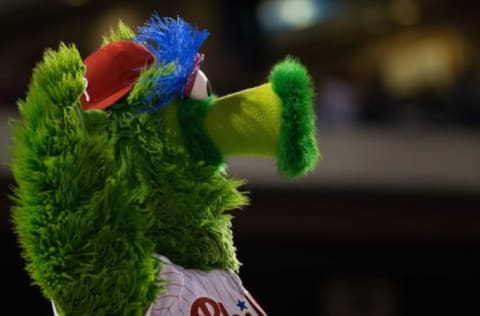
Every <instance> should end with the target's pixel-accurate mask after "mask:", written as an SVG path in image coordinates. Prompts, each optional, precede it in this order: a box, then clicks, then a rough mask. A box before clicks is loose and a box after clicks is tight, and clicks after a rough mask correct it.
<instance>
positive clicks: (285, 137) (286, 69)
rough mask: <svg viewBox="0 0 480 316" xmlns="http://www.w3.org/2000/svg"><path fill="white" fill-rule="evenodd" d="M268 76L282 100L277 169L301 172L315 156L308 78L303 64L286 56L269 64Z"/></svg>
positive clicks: (310, 166) (284, 172) (312, 163)
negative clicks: (280, 60)
mask: <svg viewBox="0 0 480 316" xmlns="http://www.w3.org/2000/svg"><path fill="white" fill-rule="evenodd" d="M269 79H270V82H271V83H272V86H273V90H274V91H275V93H276V94H277V95H278V96H279V97H280V98H281V99H282V102H283V109H282V125H281V128H280V148H279V152H278V162H277V167H278V171H279V173H280V174H282V175H285V176H290V177H295V176H303V175H305V174H307V173H309V172H310V171H312V170H313V168H314V167H315V164H316V163H317V161H318V158H319V151H318V147H317V143H316V142H317V141H316V136H315V114H314V111H313V108H312V103H313V102H312V100H313V88H312V81H311V78H310V76H309V75H308V72H307V70H306V69H305V67H303V66H302V65H301V64H300V63H299V62H297V61H296V60H294V59H293V58H287V59H286V60H285V61H283V62H281V63H279V64H277V65H276V66H275V67H274V68H273V70H272V72H271V74H270V78H269Z"/></svg>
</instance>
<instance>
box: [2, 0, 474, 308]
mask: <svg viewBox="0 0 480 316" xmlns="http://www.w3.org/2000/svg"><path fill="white" fill-rule="evenodd" d="M479 9H480V3H476V2H474V1H468V0H456V1H451V0H244V1H220V0H196V1H188V2H187V1H159V0H157V1H154V0H148V1H147V0H137V1H124V0H116V1H114V0H96V1H93V0H1V1H0V29H1V30H2V31H1V35H0V69H1V71H0V141H1V146H2V147H1V148H2V149H1V150H0V160H1V161H2V162H4V163H7V162H8V160H9V154H8V144H9V137H10V136H9V129H8V120H9V118H15V117H17V116H18V114H17V110H16V105H15V102H16V100H17V99H18V98H21V97H23V96H24V95H25V92H26V88H27V85H28V82H29V78H30V76H31V71H32V68H33V66H34V65H35V63H36V62H38V61H39V60H40V59H41V56H42V53H43V51H44V49H46V48H48V47H53V48H54V47H57V46H58V43H59V42H60V41H63V42H67V43H76V44H77V47H78V48H79V50H80V52H81V53H82V55H84V56H86V55H88V54H89V53H90V52H92V51H93V50H94V49H95V48H96V47H98V45H99V44H100V42H101V35H102V34H104V33H106V32H108V30H109V29H110V28H111V27H114V26H115V25H116V23H117V21H118V19H121V20H122V21H124V22H125V23H127V24H129V25H130V26H132V27H137V26H139V25H141V24H143V22H144V21H145V20H146V19H147V18H148V17H149V16H150V14H151V13H152V12H154V11H156V12H158V13H159V14H160V15H162V16H172V17H175V16H177V15H180V16H182V17H183V18H185V19H186V20H187V21H189V22H191V23H194V24H196V25H198V26H199V27H200V28H207V29H208V30H209V31H210V33H211V36H210V38H209V39H208V40H207V42H206V44H205V45H204V47H203V49H202V50H203V52H204V53H205V54H206V61H205V64H204V70H205V72H206V73H207V75H208V76H209V78H210V80H211V82H212V83H213V89H214V92H215V93H216V94H218V95H223V94H225V93H229V92H233V91H237V90H240V89H243V88H247V87H249V86H254V85H257V84H259V83H261V82H263V81H264V80H265V79H266V77H267V76H268V71H269V69H270V68H271V66H272V65H273V64H274V63H275V62H277V61H279V60H280V59H282V58H284V57H285V56H286V55H293V56H296V57H297V58H299V59H300V60H301V61H302V62H303V63H304V64H305V65H306V66H307V67H308V68H309V70H310V72H311V74H312V76H313V78H314V82H315V85H316V92H317V94H316V98H315V110H316V112H317V114H318V130H319V133H318V135H319V144H320V147H321V151H322V153H323V160H322V161H321V162H320V163H319V165H318V168H317V170H316V171H315V172H314V173H313V174H312V175H310V176H308V177H307V178H304V179H301V180H298V181H292V180H286V179H282V178H280V177H278V176H276V175H275V165H274V163H273V162H272V161H267V160H262V159H244V158H235V159H231V160H230V170H231V174H232V175H234V176H237V177H242V178H246V179H248V181H249V182H248V184H247V185H246V187H245V189H246V190H249V191H250V192H251V200H252V201H251V204H252V205H251V206H249V207H247V208H246V209H245V210H244V211H239V212H236V219H235V222H234V226H235V233H236V240H237V246H238V252H239V257H240V259H241V260H242V261H243V262H244V267H243V268H242V270H241V275H242V278H243V279H244V283H245V285H246V287H247V288H248V289H249V290H250V291H251V292H252V293H253V294H254V295H255V296H256V298H257V300H258V301H259V302H260V303H261V304H262V305H263V306H264V308H265V309H266V310H267V311H268V312H269V314H270V315H325V316H357V315H368V316H387V315H388V316H403V315H436V314H440V313H441V314H447V313H448V314H451V315H464V314H467V313H468V314H470V315H475V314H477V315H478V314H479V312H480V307H479V306H478V286H477V285H478V282H479V281H480V272H479V268H478V267H479V265H480V256H479V245H480V206H479V205H480V195H479V193H480V145H479V144H480V137H479V136H480V54H479V52H480V51H479V50H480V46H479V45H480V42H479V38H480V36H479V35H480V33H479V30H480V22H479V19H478V12H479ZM12 183H13V178H12V176H11V174H10V172H9V170H8V166H6V165H5V164H3V165H2V167H1V168H0V184H1V187H0V191H1V192H2V194H1V195H0V197H1V199H0V201H1V205H2V209H3V212H0V246H1V251H2V255H1V258H2V259H1V260H0V264H1V267H2V271H1V273H0V275H1V278H0V284H1V285H2V287H3V289H4V290H5V291H3V293H6V294H4V295H3V299H2V304H1V305H0V314H2V315H30V314H32V313H35V315H52V313H51V310H50V306H49V302H48V301H46V300H45V299H43V298H42V297H41V295H40V292H39V290H38V288H36V287H34V286H32V285H31V284H30V280H29V279H28V277H27V274H26V273H25V272H24V270H23V261H22V260H21V258H20V250H19V249H18V246H17V244H16V241H15V236H14V233H13V229H12V225H11V223H10V215H9V207H10V203H9V201H8V198H7V196H8V195H9V194H10V185H11V184H12Z"/></svg>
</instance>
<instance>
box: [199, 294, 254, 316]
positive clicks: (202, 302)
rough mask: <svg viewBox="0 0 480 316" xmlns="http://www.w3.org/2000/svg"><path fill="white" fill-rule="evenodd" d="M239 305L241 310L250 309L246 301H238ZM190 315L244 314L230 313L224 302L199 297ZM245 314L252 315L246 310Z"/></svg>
mask: <svg viewBox="0 0 480 316" xmlns="http://www.w3.org/2000/svg"><path fill="white" fill-rule="evenodd" d="M238 302H239V303H238V304H237V306H238V307H239V309H240V310H241V311H243V310H244V309H248V308H247V307H246V305H245V302H243V301H240V300H239V301H238ZM190 316H242V315H240V314H233V315H230V314H229V313H228V312H227V310H226V309H225V306H223V303H222V302H215V301H214V300H212V299H211V298H208V297H199V298H197V299H196V300H195V302H193V304H192V308H191V310H190ZM243 316H252V314H250V313H249V312H246V313H245V314H244V315H243Z"/></svg>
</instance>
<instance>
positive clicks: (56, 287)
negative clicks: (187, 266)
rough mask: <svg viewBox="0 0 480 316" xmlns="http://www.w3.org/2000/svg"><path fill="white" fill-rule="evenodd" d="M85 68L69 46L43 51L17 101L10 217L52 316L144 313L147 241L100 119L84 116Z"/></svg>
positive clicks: (151, 273)
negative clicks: (114, 166)
mask: <svg viewBox="0 0 480 316" xmlns="http://www.w3.org/2000/svg"><path fill="white" fill-rule="evenodd" d="M84 71H85V69H84V65H83V63H82V60H81V58H80V55H79V53H78V51H77V49H76V48H75V47H68V46H66V45H63V44H62V45H61V46H60V48H59V49H58V51H51V50H50V51H47V53H46V54H45V57H44V60H43V62H42V63H40V64H39V65H38V66H37V67H36V68H35V70H34V73H33V77H32V82H31V84H30V88H29V92H28V95H27V97H26V99H25V100H24V101H21V102H20V103H19V108H20V114H21V117H22V119H21V121H20V122H17V124H16V126H15V129H14V142H15V144H14V146H13V160H12V170H13V172H14V176H15V180H16V182H17V187H16V189H15V199H16V201H17V206H16V208H15V209H14V210H13V216H14V221H15V224H16V229H17V234H18V236H19V240H20V242H21V244H22V246H23V248H24V256H25V257H26V260H27V269H28V270H29V272H30V274H31V276H32V277H33V279H34V281H35V283H36V284H38V285H39V286H40V287H41V289H42V290H43V292H44V295H45V296H46V297H48V298H49V299H51V300H53V302H54V303H55V306H56V308H57V310H58V312H59V314H60V315H68V316H73V315H82V316H84V315H144V313H145V308H148V306H149V305H150V303H151V302H152V301H153V300H154V298H155V296H156V293H157V291H158V285H157V282H155V278H156V275H157V272H158V266H156V263H155V260H154V259H153V258H152V256H151V254H152V253H153V243H152V242H151V241H150V240H149V239H148V238H147V237H146V236H145V235H144V234H143V231H144V227H143V225H144V223H142V222H141V221H140V219H139V218H138V216H137V215H136V214H138V213H137V210H136V209H135V207H134V206H133V205H134V203H131V202H130V200H129V196H130V195H129V192H128V190H127V189H126V185H125V183H124V182H123V180H122V179H121V178H120V177H115V173H114V172H112V170H110V168H111V165H112V160H113V157H112V155H111V154H110V153H111V151H108V150H105V149H106V148H108V146H110V144H109V143H108V138H107V135H106V133H90V134H89V133H88V130H89V129H90V128H95V125H96V123H98V122H99V121H101V120H102V119H104V118H105V116H106V114H105V113H104V112H99V111H92V112H91V113H87V112H82V111H81V106H80V102H79V96H80V95H81V94H82V92H83V90H84V82H83V77H84Z"/></svg>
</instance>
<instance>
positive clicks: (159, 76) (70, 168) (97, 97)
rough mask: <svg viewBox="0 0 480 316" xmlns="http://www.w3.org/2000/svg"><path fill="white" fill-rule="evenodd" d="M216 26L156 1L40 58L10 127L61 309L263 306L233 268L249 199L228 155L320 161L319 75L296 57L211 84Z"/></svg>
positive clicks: (18, 174) (100, 311)
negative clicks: (144, 15)
mask: <svg viewBox="0 0 480 316" xmlns="http://www.w3.org/2000/svg"><path fill="white" fill-rule="evenodd" d="M207 36H208V33H207V31H205V30H199V29H197V28H196V27H193V26H191V25H189V24H188V23H186V22H185V21H183V20H182V19H181V18H177V19H170V18H160V17H159V16H157V15H154V16H152V18H151V19H150V20H149V21H148V22H147V23H146V24H145V25H144V26H143V27H140V28H139V29H138V31H137V33H136V34H134V33H133V32H132V31H131V30H130V29H129V28H128V27H126V26H125V25H123V24H120V25H119V29H118V30H117V31H115V32H112V33H111V34H110V35H109V36H107V37H105V39H104V44H103V46H102V47H101V48H99V49H98V50H97V51H95V52H93V53H92V54H91V55H90V56H88V57H87V58H86V59H85V60H82V58H81V57H80V54H79V52H78V51H77V49H76V48H75V47H74V46H67V45H64V44H62V45H60V47H59V48H58V50H48V51H47V52H46V53H45V56H44V60H43V61H42V62H41V63H39V64H38V65H37V66H36V68H35V69H34V72H33V77H32V81H31V83H30V87H29V91H28V94H27V96H26V98H25V99H24V100H21V101H20V102H19V109H20V113H21V120H20V121H18V122H17V123H16V124H15V128H14V145H13V160H12V170H13V173H14V176H15V180H16V183H17V184H16V187H15V190H14V202H15V207H14V208H13V220H14V224H15V228H16V233H17V235H18V238H19V241H20V243H21V246H22V249H23V255H24V257H25V259H26V261H27V269H28V272H29V274H30V276H31V278H32V279H33V280H34V282H35V284H37V285H38V286H39V287H40V288H41V290H42V292H43V294H44V296H45V297H46V298H48V299H49V300H51V301H52V305H53V308H54V313H55V314H58V315H62V316H63V315H65V316H76V315H78V316H86V315H95V316H102V315H116V316H127V315H132V316H134V315H137V316H138V315H152V316H153V315H192V316H202V315H203V316H208V315H212V316H213V315H218V316H227V315H230V316H234V315H237V316H239V315H244V316H254V315H265V313H264V312H263V311H262V309H261V308H260V306H258V304H257V303H256V302H255V300H254V299H253V298H252V297H251V295H250V294H249V293H248V292H247V291H246V290H245V289H244V288H243V286H242V285H241V281H240V279H239V278H238V275H237V274H236V272H237V271H238V269H239V266H240V263H239V262H238V260H237V258H236V255H235V247H234V244H233V238H232V231H231V219H232V216H231V215H230V214H229V213H228V211H229V210H232V209H236V208H240V207H242V206H244V205H246V203H247V199H246V197H245V195H244V194H242V193H241V192H240V191H239V190H238V187H239V186H240V185H241V184H242V183H243V182H242V181H239V180H235V179H230V178H228V177H227V176H226V172H225V170H226V167H225V162H224V158H223V157H224V156H227V155H257V156H267V157H276V158H277V161H278V162H277V166H278V170H279V173H280V174H282V175H286V176H302V175H305V174H307V173H308V172H309V171H311V170H312V169H313V168H314V165H315V163H316V161H317V159H318V156H319V155H318V149H317V146H316V140H315V127H314V114H313V109H312V98H313V91H312V83H311V79H310V77H309V75H308V73H307V71H306V69H305V68H304V67H303V66H302V65H301V64H300V63H298V62H297V61H296V60H294V59H291V58H288V59H286V60H285V61H283V62H281V63H279V64H277V65H276V66H275V67H274V68H273V70H272V71H271V74H270V77H269V82H268V83H266V84H264V85H261V86H258V87H255V88H251V89H247V90H244V91H240V92H237V93H234V94H231V95H228V96H225V97H220V98H219V97H216V96H214V95H211V94H210V92H209V88H208V87H209V84H208V79H207V78H206V76H205V75H204V73H203V72H202V71H201V70H200V66H201V63H202V61H203V55H202V54H200V53H198V50H199V48H200V46H201V45H202V43H203V42H204V40H205V39H206V38H207Z"/></svg>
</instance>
